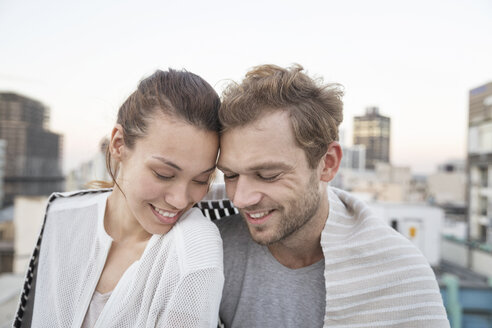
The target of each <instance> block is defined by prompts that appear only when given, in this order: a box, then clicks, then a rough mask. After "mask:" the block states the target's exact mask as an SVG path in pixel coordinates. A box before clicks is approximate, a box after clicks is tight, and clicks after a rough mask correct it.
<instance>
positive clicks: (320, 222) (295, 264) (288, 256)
mask: <svg viewBox="0 0 492 328" xmlns="http://www.w3.org/2000/svg"><path fill="white" fill-rule="evenodd" d="M323 200H324V201H322V202H321V206H320V207H319V209H318V211H316V214H315V215H314V216H313V218H312V219H311V220H310V221H309V222H308V224H306V225H304V226H303V227H302V228H301V229H299V230H298V231H296V232H295V233H294V234H292V235H291V236H289V237H287V238H285V239H283V240H281V241H279V242H277V243H275V244H271V245H268V249H269V250H270V253H271V254H272V255H273V257H275V259H277V261H278V262H280V264H282V265H284V266H286V267H288V268H291V269H299V268H303V267H306V266H309V265H312V264H314V263H316V262H318V261H320V260H321V259H323V257H324V256H323V250H322V248H321V243H320V242H321V233H322V232H323V228H324V227H325V223H326V220H327V218H328V214H329V203H328V197H327V195H325V197H324V198H323Z"/></svg>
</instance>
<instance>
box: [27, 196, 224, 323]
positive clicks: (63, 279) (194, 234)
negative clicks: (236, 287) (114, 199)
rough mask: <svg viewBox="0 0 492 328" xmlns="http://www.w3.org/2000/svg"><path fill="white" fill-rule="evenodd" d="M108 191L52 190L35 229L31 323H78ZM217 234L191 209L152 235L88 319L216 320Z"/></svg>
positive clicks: (92, 276) (95, 273)
mask: <svg viewBox="0 0 492 328" xmlns="http://www.w3.org/2000/svg"><path fill="white" fill-rule="evenodd" d="M108 195H109V192H105V193H98V194H94V193H72V194H58V197H55V198H53V197H52V199H54V200H52V201H51V203H50V205H49V208H48V212H47V216H46V221H45V227H44V232H43V237H42V243H41V249H40V255H39V264H38V272H37V281H36V288H35V295H34V296H35V298H34V309H33V316H32V327H80V325H81V324H82V322H83V320H84V317H85V314H86V312H87V308H88V306H89V302H90V300H91V297H92V294H93V292H94V290H95V288H96V285H97V282H98V280H99V277H100V274H101V272H102V269H103V267H104V264H105V262H106V257H107V254H108V251H109V248H110V246H111V242H112V239H111V237H110V236H109V235H108V234H107V233H106V232H105V230H104V222H103V219H104V211H105V206H106V199H107V197H108ZM222 261H223V259H222V241H221V239H220V235H219V233H218V230H217V228H216V227H215V225H214V224H213V223H212V222H210V220H208V219H206V218H204V217H203V215H202V214H201V213H200V211H199V210H198V209H191V210H189V211H188V212H186V213H185V214H184V215H183V217H181V218H180V220H179V221H178V223H176V225H175V226H174V227H173V228H172V229H171V230H170V231H169V232H168V233H167V234H165V235H153V236H152V237H151V238H150V240H149V241H148V244H147V246H146V248H145V251H144V253H143V254H142V256H141V258H140V260H138V261H136V262H135V263H133V264H132V265H131V266H130V267H129V268H128V269H127V270H126V272H125V273H124V275H123V276H122V277H121V279H120V281H119V282H118V284H117V285H116V287H115V289H114V290H113V292H112V294H111V297H110V298H109V300H108V302H107V304H106V306H105V307H104V309H103V311H102V312H101V314H100V316H99V318H98V320H97V322H96V324H95V327H96V328H98V327H104V328H106V327H149V328H150V327H216V326H217V319H218V306H219V302H220V298H221V294H222V285H223V279H224V278H223V263H222Z"/></svg>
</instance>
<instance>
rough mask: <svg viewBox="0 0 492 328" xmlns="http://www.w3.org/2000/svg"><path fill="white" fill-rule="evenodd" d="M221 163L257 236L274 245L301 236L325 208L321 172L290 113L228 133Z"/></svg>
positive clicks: (231, 192)
mask: <svg viewBox="0 0 492 328" xmlns="http://www.w3.org/2000/svg"><path fill="white" fill-rule="evenodd" d="M220 147H221V148H220V158H219V163H218V167H219V168H220V169H221V170H222V171H223V172H224V180H225V184H226V190H227V196H228V197H229V199H231V200H232V202H233V203H234V205H235V206H236V207H237V208H238V209H239V211H240V213H241V215H242V216H243V218H244V219H245V221H246V223H247V225H248V228H249V231H250V234H251V237H252V238H253V239H254V240H255V241H256V242H258V243H260V244H263V245H271V244H273V243H276V242H278V241H281V240H284V239H286V238H288V237H290V236H294V235H296V233H299V231H302V229H303V228H304V227H305V226H306V225H309V223H310V221H311V219H312V218H313V217H314V216H315V215H316V214H317V213H318V211H319V208H320V195H321V193H320V190H321V189H320V188H321V186H320V176H319V174H320V173H319V172H318V170H317V169H311V168H309V165H308V162H307V159H306V155H305V153H304V150H303V149H301V148H300V147H299V146H297V144H296V140H295V137H294V133H293V131H292V127H291V123H290V119H289V116H288V113H287V112H281V111H276V112H273V113H271V114H268V115H267V116H265V117H264V118H262V119H260V120H259V121H256V122H254V123H252V124H249V125H247V126H244V127H240V128H234V129H231V130H229V131H227V132H226V133H224V134H223V136H222V137H221V141H220Z"/></svg>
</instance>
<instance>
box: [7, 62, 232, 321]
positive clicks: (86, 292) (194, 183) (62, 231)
mask: <svg viewBox="0 0 492 328" xmlns="http://www.w3.org/2000/svg"><path fill="white" fill-rule="evenodd" d="M219 106H220V100H219V97H218V96H217V94H216V92H215V91H214V90H213V88H212V87H211V86H210V85H209V84H208V83H207V82H205V81H204V80H203V79H201V78H200V77H199V76H197V75H194V74H192V73H189V72H185V71H183V72H180V71H175V70H169V71H166V72H163V71H157V72H156V73H154V74H153V75H152V76H150V77H148V78H146V79H144V80H143V81H142V82H141V83H140V84H139V86H138V89H137V90H136V91H135V92H134V93H133V94H132V95H131V96H130V97H129V98H128V99H127V100H126V101H125V103H124V104H123V105H122V106H121V108H120V110H119V112H118V119H117V124H116V126H115V127H114V129H113V131H112V133H111V140H110V143H109V146H108V151H107V159H108V161H107V162H108V169H109V171H110V174H111V176H112V177H113V181H114V183H115V185H116V186H115V187H114V188H113V189H99V190H95V191H83V192H75V193H65V194H55V195H53V196H52V197H51V198H50V201H49V204H48V208H47V211H46V216H45V223H44V227H43V230H42V233H41V234H42V238H41V237H40V238H41V239H40V251H39V263H38V264H37V273H36V278H35V279H34V280H35V281H34V282H35V284H36V285H35V287H32V288H31V289H32V291H31V294H33V292H34V295H30V296H28V297H27V302H24V303H26V304H22V303H23V301H24V300H23V299H21V308H20V310H19V312H18V317H17V318H16V321H15V325H16V326H22V327H25V326H26V327H27V326H31V325H32V326H33V327H84V328H85V327H216V326H217V319H218V307H219V302H220V297H221V293H222V285H223V279H224V278H223V273H222V243H221V239H220V236H219V233H218V231H217V229H216V227H215V225H214V224H213V223H212V222H210V221H209V220H208V219H206V218H204V217H203V216H202V214H201V212H200V211H199V210H198V209H195V208H192V206H193V205H194V204H195V203H196V202H198V201H199V200H200V199H201V198H202V197H203V196H204V195H205V194H206V193H207V190H208V186H209V183H210V181H211V178H212V175H213V172H214V170H215V162H216V158H217V152H218V131H219V124H218V119H217V111H218V108H219ZM38 244H39V243H38ZM35 255H37V254H36V252H35ZM34 257H37V256H34ZM29 276H30V272H28V278H29ZM33 299H34V300H33ZM31 304H33V308H32V316H31V310H30V306H31ZM24 311H25V312H26V314H25V315H24V318H22V314H23V313H24ZM31 319H32V322H31Z"/></svg>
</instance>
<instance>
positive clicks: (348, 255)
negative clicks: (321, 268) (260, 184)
mask: <svg viewBox="0 0 492 328" xmlns="http://www.w3.org/2000/svg"><path fill="white" fill-rule="evenodd" d="M225 198H226V195H225V190H224V188H223V186H216V187H215V189H213V190H212V191H211V192H210V193H209V194H208V195H207V198H206V199H205V201H204V202H202V203H205V204H207V202H208V206H209V207H212V205H213V202H214V201H217V200H221V201H220V204H224V203H225V202H226V200H225ZM328 199H329V204H330V211H329V215H328V219H327V221H326V224H325V227H324V229H323V232H322V234H321V247H322V250H323V254H324V257H325V272H324V277H325V287H326V312H325V318H324V327H330V328H359V327H394V328H397V327H398V328H420V327H426V328H441V327H443V328H447V327H449V322H448V319H447V316H446V311H445V309H444V306H443V302H442V297H441V294H440V292H439V286H438V284H437V281H436V278H435V275H434V272H433V271H432V269H431V267H430V266H429V264H428V262H427V260H426V259H425V257H424V256H423V255H422V253H421V252H420V251H419V250H418V249H417V248H416V247H415V246H414V245H413V244H412V243H411V242H410V241H409V240H408V239H406V238H405V237H403V236H402V235H401V234H399V233H398V232H396V231H395V230H393V229H392V228H391V227H390V226H389V225H388V224H387V223H386V222H383V221H382V220H381V219H380V218H378V217H375V216H374V215H373V214H372V213H371V210H370V209H369V207H368V206H367V205H366V204H364V203H363V202H361V201H359V200H358V199H357V198H355V197H354V196H352V195H351V194H349V193H347V192H345V191H342V190H340V189H336V188H331V187H329V188H328ZM207 213H208V212H207ZM231 214H232V213H231ZM252 315H254V314H252ZM226 328H227V327H226Z"/></svg>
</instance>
